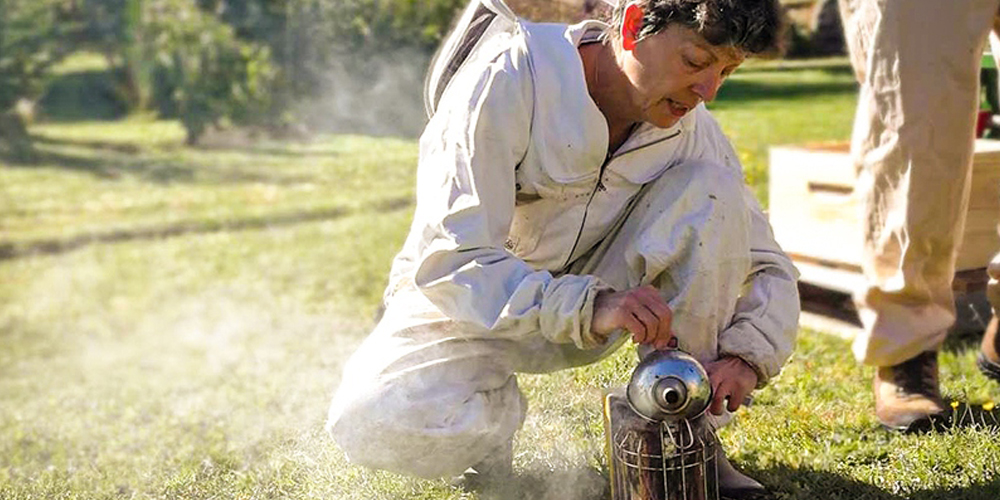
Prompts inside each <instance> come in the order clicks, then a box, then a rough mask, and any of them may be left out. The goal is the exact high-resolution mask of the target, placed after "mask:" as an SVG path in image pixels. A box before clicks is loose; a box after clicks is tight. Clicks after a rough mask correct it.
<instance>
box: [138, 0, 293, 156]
mask: <svg viewBox="0 0 1000 500" xmlns="http://www.w3.org/2000/svg"><path fill="white" fill-rule="evenodd" d="M127 1H128V2H129V3H130V4H141V5H140V6H139V7H138V8H135V7H132V8H130V9H129V10H132V9H134V12H135V13H134V14H133V13H130V14H129V16H130V18H131V17H135V18H138V19H137V20H136V21H130V22H129V24H130V25H131V23H133V22H134V23H135V24H137V25H138V27H136V28H129V30H127V32H128V33H131V34H132V35H131V36H132V38H131V39H132V40H133V42H132V43H133V45H132V46H130V47H129V49H130V52H129V56H128V57H134V60H135V62H134V63H131V64H130V66H131V67H132V68H133V69H132V70H131V71H130V74H133V75H136V76H135V78H136V80H137V81H139V82H140V83H144V82H146V81H150V82H152V84H153V85H152V89H151V91H150V95H155V96H159V99H160V108H161V110H163V111H166V112H168V113H169V112H173V113H176V115H177V117H178V118H179V119H180V120H181V123H183V125H184V128H185V129H186V130H187V138H188V143H192V144H193V143H195V142H196V141H197V140H198V138H199V137H200V136H201V135H202V133H203V132H204V131H205V129H206V127H208V126H209V125H212V124H216V125H218V124H220V123H222V122H224V121H231V122H234V123H237V124H257V123H260V122H262V121H263V120H265V119H266V116H267V114H268V110H269V106H270V95H271V91H272V82H273V81H274V76H275V74H274V69H273V67H272V65H271V56H270V50H269V49H268V48H267V47H266V46H263V45H259V44H253V43H249V42H246V41H243V40H240V39H239V38H238V37H237V36H236V34H235V32H234V30H233V28H232V27H231V26H229V25H227V24H225V23H223V22H221V21H220V20H219V19H218V17H217V16H216V15H215V14H214V13H212V12H206V11H204V10H202V9H201V8H199V6H198V5H196V4H195V3H194V2H192V1H190V0H127Z"/></svg>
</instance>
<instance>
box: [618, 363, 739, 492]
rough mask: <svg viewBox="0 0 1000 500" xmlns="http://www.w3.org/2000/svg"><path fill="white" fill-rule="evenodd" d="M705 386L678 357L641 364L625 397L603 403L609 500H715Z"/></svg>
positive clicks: (713, 445)
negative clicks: (608, 470)
mask: <svg viewBox="0 0 1000 500" xmlns="http://www.w3.org/2000/svg"><path fill="white" fill-rule="evenodd" d="M710 401H711V384H710V383H709V382H708V375H707V374H706V373H705V371H704V368H702V367H701V365H700V364H699V363H698V362H697V361H695V360H694V359H693V358H691V357H690V356H688V355H687V354H685V353H683V352H681V351H666V352H657V353H653V354H651V355H650V356H647V357H646V359H644V360H643V361H642V362H641V363H640V364H639V366H638V367H637V368H636V370H635V371H634V372H633V374H632V380H631V381H630V382H629V386H628V387H627V389H625V388H618V389H616V390H613V391H611V392H609V393H608V394H607V395H606V396H605V398H604V430H605V439H606V447H607V449H606V452H607V458H608V466H609V468H610V476H611V498H612V500H718V498H719V476H718V464H717V461H716V450H717V447H718V446H719V444H718V439H717V438H716V436H715V432H714V430H713V429H712V427H711V426H710V425H708V423H707V422H705V420H704V418H705V417H704V412H705V409H706V408H707V407H708V403H709V402H710Z"/></svg>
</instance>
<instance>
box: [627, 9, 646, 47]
mask: <svg viewBox="0 0 1000 500" xmlns="http://www.w3.org/2000/svg"><path fill="white" fill-rule="evenodd" d="M644 15H645V12H643V11H642V7H639V6H638V5H636V4H631V5H629V6H628V7H625V15H624V16H623V18H622V33H621V35H622V48H623V49H625V50H632V49H634V48H635V44H636V42H638V41H639V32H640V31H641V30H642V17H643V16H644Z"/></svg>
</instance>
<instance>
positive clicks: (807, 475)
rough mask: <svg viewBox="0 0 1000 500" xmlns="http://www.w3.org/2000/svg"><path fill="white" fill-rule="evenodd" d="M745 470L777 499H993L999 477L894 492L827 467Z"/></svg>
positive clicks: (999, 480)
mask: <svg viewBox="0 0 1000 500" xmlns="http://www.w3.org/2000/svg"><path fill="white" fill-rule="evenodd" d="M746 472H747V473H748V474H750V475H751V476H753V477H756V478H758V479H760V480H761V482H763V483H764V484H765V485H767V486H768V487H769V488H770V489H771V491H772V492H773V493H774V498H776V499H781V500H817V499H822V500H954V499H962V500H996V498H998V492H1000V479H993V480H991V481H988V482H984V483H981V484H976V485H972V486H969V487H964V488H943V489H937V490H923V491H917V492H914V493H911V494H907V495H897V494H893V493H890V492H888V491H885V490H883V489H881V488H879V487H877V486H874V485H871V484H868V483H863V482H860V481H856V480H854V479H851V478H847V477H844V476H842V475H840V474H836V473H833V472H828V471H821V470H813V469H808V468H802V469H794V468H791V467H786V466H778V467H774V468H770V469H760V470H753V469H747V470H746Z"/></svg>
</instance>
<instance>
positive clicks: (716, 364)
mask: <svg viewBox="0 0 1000 500" xmlns="http://www.w3.org/2000/svg"><path fill="white" fill-rule="evenodd" d="M705 371H706V372H708V379H709V381H710V382H711V383H712V404H711V405H709V407H708V411H710V412H712V414H713V415H722V409H723V408H726V409H728V410H729V411H731V412H732V411H736V410H737V409H739V407H740V405H741V404H743V400H744V399H746V397H747V396H749V395H750V392H751V391H753V390H754V388H755V387H757V372H755V371H754V370H753V368H750V365H748V364H747V363H746V361H743V360H742V359H740V358H737V357H735V356H725V357H723V358H721V359H718V360H716V361H712V362H709V363H707V364H706V365H705ZM726 399H728V400H729V403H728V404H726Z"/></svg>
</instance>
